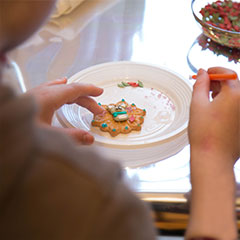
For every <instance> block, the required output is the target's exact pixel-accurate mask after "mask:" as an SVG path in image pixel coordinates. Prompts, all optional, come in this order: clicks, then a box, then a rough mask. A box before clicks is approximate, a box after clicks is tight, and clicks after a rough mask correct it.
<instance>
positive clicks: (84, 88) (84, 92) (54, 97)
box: [26, 78, 103, 144]
mask: <svg viewBox="0 0 240 240" xmlns="http://www.w3.org/2000/svg"><path fill="white" fill-rule="evenodd" d="M66 83H67V79H66V78H64V79H61V80H55V81H52V82H48V83H44V84H42V85H40V86H38V87H36V88H33V89H31V90H29V91H28V92H27V93H26V94H27V95H33V96H34V97H35V99H36V101H37V103H38V105H39V106H40V109H39V110H40V111H39V114H38V121H40V123H41V124H44V125H45V126H47V125H48V126H50V125H51V122H52V118H53V114H54V112H55V111H56V110H57V109H59V108H60V107H61V106H63V105H64V104H73V103H76V104H78V105H80V106H82V107H85V108H87V109H88V110H89V111H91V112H92V113H93V114H99V113H101V112H102V111H103V108H102V107H101V106H99V105H98V104H97V102H96V101H95V100H93V99H92V98H91V97H90V96H93V97H96V96H99V95H101V94H102V92H103V89H101V88H99V87H96V86H94V85H92V84H82V83H71V84H66ZM52 128H53V127H52ZM58 130H59V131H63V132H66V133H67V134H69V135H71V136H72V137H73V138H74V139H76V140H77V141H78V142H80V143H82V144H91V143H93V141H94V137H93V136H92V135H91V134H89V133H88V132H87V131H84V130H82V129H74V128H58Z"/></svg>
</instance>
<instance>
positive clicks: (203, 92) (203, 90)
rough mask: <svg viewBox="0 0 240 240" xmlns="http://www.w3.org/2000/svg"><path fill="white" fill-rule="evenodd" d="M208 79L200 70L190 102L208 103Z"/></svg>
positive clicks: (205, 73) (204, 72) (203, 71)
mask: <svg viewBox="0 0 240 240" xmlns="http://www.w3.org/2000/svg"><path fill="white" fill-rule="evenodd" d="M209 91H210V79H209V76H208V74H207V72H206V71H205V70H203V69H200V70H199V71H198V74H197V81H196V82H195V84H194V87H193V96H192V101H193V102H195V101H197V102H201V103H202V102H206V101H209Z"/></svg>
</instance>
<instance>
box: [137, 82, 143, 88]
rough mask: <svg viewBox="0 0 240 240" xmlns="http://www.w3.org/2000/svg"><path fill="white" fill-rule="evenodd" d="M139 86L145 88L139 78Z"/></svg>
mask: <svg viewBox="0 0 240 240" xmlns="http://www.w3.org/2000/svg"><path fill="white" fill-rule="evenodd" d="M138 86H139V87H141V88H143V83H142V82H141V81H140V80H138Z"/></svg>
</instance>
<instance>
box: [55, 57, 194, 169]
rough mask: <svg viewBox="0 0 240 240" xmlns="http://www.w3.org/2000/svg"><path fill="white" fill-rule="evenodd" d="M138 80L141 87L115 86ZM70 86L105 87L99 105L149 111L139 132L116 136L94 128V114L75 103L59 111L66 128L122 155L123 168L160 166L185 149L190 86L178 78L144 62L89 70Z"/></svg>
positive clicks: (105, 149)
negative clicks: (80, 131) (124, 104)
mask: <svg viewBox="0 0 240 240" xmlns="http://www.w3.org/2000/svg"><path fill="white" fill-rule="evenodd" d="M137 80H140V81H142V82H143V84H144V87H143V88H140V87H137V88H133V87H125V88H119V87H118V86H117V84H118V83H121V81H125V82H128V81H137ZM68 82H69V83H71V82H86V83H92V84H94V85H97V86H99V87H102V88H103V89H104V93H103V94H102V95H101V96H99V97H97V98H96V100H97V101H98V102H99V103H101V104H109V103H116V102H118V101H120V100H122V99H124V100H125V101H126V102H128V103H135V104H136V106H137V107H139V108H142V109H146V116H145V117H144V123H143V125H142V130H141V131H133V132H131V133H129V134H119V135H118V136H116V137H111V135H110V134H109V133H107V132H102V131H100V129H99V128H97V127H92V126H91V120H92V119H93V115H92V114H91V113H90V112H89V111H88V110H86V109H84V108H82V107H79V106H78V105H76V104H73V105H64V106H63V107H62V108H61V109H60V110H59V111H58V112H57V118H58V120H59V122H60V123H61V124H62V125H63V126H64V127H74V128H81V129H84V130H87V131H90V132H91V134H92V135H93V136H94V137H95V145H96V146H97V147H99V148H101V150H103V149H104V150H103V151H105V152H106V154H108V155H109V156H110V157H112V158H116V157H118V158H119V156H120V158H121V159H120V161H121V162H122V163H123V164H124V165H125V166H139V165H143V164H147V163H151V162H156V161H158V160H161V159H163V158H166V157H169V156H171V155H173V154H175V153H176V152H178V151H179V150H181V149H182V148H183V147H184V146H185V145H186V144H187V137H186V127H187V124H188V117H189V106H190V100H191V95H192V86H191V84H190V83H189V82H188V80H185V79H184V78H182V77H181V76H179V75H177V74H176V73H174V72H172V71H169V70H167V69H165V68H160V67H156V66H151V65H145V64H140V63H134V62H125V61H123V62H110V63H104V64H100V65H96V66H93V67H90V68H87V69H85V70H83V71H81V72H79V73H77V74H75V75H74V76H72V77H71V78H70V79H69V81H68ZM183 135H184V136H183ZM179 139H181V140H179ZM183 139H184V140H183ZM169 148H170V149H169ZM140 153H141V154H140Z"/></svg>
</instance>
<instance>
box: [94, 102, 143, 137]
mask: <svg viewBox="0 0 240 240" xmlns="http://www.w3.org/2000/svg"><path fill="white" fill-rule="evenodd" d="M102 107H103V108H105V111H104V112H103V113H102V114H99V115H95V116H94V118H93V120H92V126H94V127H99V128H100V130H101V131H103V132H109V133H110V134H111V136H112V137H115V136H117V135H118V134H119V133H124V134H127V133H130V132H131V131H140V130H141V128H142V127H141V125H142V124H143V122H144V116H145V115H146V110H145V109H140V108H137V106H136V105H135V104H134V103H132V104H128V103H127V102H126V101H125V100H124V99H122V100H121V101H119V102H117V103H116V104H112V103H111V104H109V105H102Z"/></svg>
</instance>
